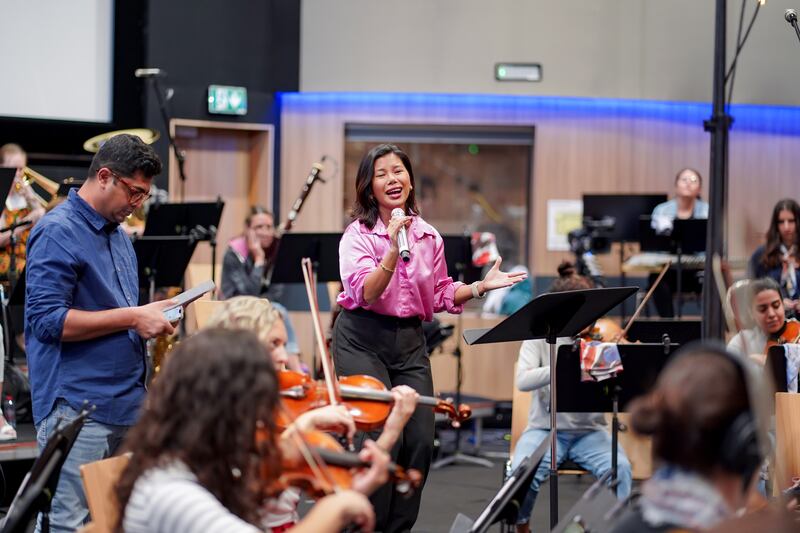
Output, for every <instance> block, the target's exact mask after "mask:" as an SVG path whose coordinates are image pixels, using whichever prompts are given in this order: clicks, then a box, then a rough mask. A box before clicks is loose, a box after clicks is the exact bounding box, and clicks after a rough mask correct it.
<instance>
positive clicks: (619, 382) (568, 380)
mask: <svg viewBox="0 0 800 533" xmlns="http://www.w3.org/2000/svg"><path fill="white" fill-rule="evenodd" d="M617 348H618V349H619V356H620V359H622V367H623V370H622V372H620V373H619V374H618V375H617V376H616V377H614V378H610V379H606V380H603V381H600V382H597V381H581V354H580V350H577V349H573V346H561V347H559V349H558V363H557V365H556V383H557V385H556V387H557V389H556V390H557V391H558V394H557V401H558V412H559V413H612V418H611V472H612V474H611V479H612V480H613V481H616V479H617V449H618V443H619V439H618V436H619V420H618V418H617V414H618V413H619V410H620V408H621V407H622V408H624V407H625V406H627V405H628V403H629V402H630V401H631V400H633V399H634V398H636V397H638V396H641V395H643V394H645V393H647V392H648V391H649V390H650V389H651V388H652V387H653V386H654V385H655V383H656V379H657V378H658V374H659V373H660V372H661V370H662V369H663V368H664V366H665V365H666V364H667V361H668V360H669V358H670V357H672V354H673V353H674V352H675V350H676V349H677V348H678V345H677V344H670V343H669V342H668V341H667V342H666V343H663V344H619V345H617ZM620 406H621V407H620Z"/></svg>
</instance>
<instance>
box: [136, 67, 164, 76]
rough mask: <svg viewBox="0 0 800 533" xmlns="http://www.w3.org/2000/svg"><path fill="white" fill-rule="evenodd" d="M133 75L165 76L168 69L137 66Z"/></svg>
mask: <svg viewBox="0 0 800 533" xmlns="http://www.w3.org/2000/svg"><path fill="white" fill-rule="evenodd" d="M133 75H134V76H136V77H137V78H163V77H165V76H166V75H167V71H166V70H162V69H160V68H137V69H136V70H135V71H134V72H133Z"/></svg>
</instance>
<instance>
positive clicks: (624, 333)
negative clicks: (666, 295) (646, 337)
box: [617, 261, 672, 340]
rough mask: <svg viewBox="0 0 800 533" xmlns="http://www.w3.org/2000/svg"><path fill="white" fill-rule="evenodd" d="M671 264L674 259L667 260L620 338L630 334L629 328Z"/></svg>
mask: <svg viewBox="0 0 800 533" xmlns="http://www.w3.org/2000/svg"><path fill="white" fill-rule="evenodd" d="M671 266H672V261H667V263H666V264H665V265H664V266H663V267H662V268H661V272H659V274H658V277H657V278H656V281H655V282H654V283H653V285H652V286H651V287H650V289H649V290H648V291H647V294H645V296H644V298H642V302H641V303H640V304H639V307H637V308H636V311H634V312H633V315H632V316H631V317H630V318H629V319H628V323H627V324H625V327H624V328H623V329H622V331H621V332H620V334H619V339H624V338H625V335H627V334H628V330H629V329H631V325H632V324H633V321H634V320H636V319H637V318H639V315H640V314H641V313H642V309H644V306H645V305H647V302H648V300H650V297H651V296H652V295H653V293H654V292H655V290H656V287H658V284H659V283H661V280H662V279H664V275H665V274H666V273H667V270H669V267H671ZM619 339H617V340H619Z"/></svg>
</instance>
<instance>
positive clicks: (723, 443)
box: [611, 345, 762, 533]
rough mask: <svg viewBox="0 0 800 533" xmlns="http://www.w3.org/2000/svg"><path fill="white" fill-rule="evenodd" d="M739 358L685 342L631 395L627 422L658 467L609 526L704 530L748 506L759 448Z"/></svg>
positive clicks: (616, 532) (616, 530)
mask: <svg viewBox="0 0 800 533" xmlns="http://www.w3.org/2000/svg"><path fill="white" fill-rule="evenodd" d="M742 363H743V361H740V360H739V359H738V358H736V357H734V356H733V355H732V354H730V353H727V352H725V351H724V350H722V349H721V348H715V347H710V346H702V345H700V346H697V347H695V348H694V349H687V350H684V351H683V353H682V354H681V355H679V356H677V357H676V358H675V359H673V360H672V361H671V362H670V363H669V364H668V365H667V367H666V368H665V369H664V370H663V371H662V372H661V374H660V375H659V377H658V382H657V383H656V386H655V388H654V389H653V390H652V391H651V392H650V393H649V394H647V395H646V396H643V397H641V398H638V399H636V400H634V402H633V403H632V404H631V408H630V411H631V425H632V427H633V429H634V430H636V431H637V432H639V433H642V434H645V435H652V438H653V456H654V458H655V460H656V461H657V463H658V464H659V467H658V468H657V470H656V471H655V472H654V473H653V476H652V477H651V478H650V479H649V480H647V481H646V482H645V483H644V485H643V486H642V490H641V493H642V495H641V497H640V498H639V499H638V500H637V501H636V503H635V504H634V505H633V506H632V507H631V508H629V509H628V510H627V511H626V512H625V514H624V515H622V516H621V517H620V518H619V519H618V520H617V523H616V524H614V525H613V527H612V528H611V531H612V532H613V533H629V532H630V533H634V532H636V533H638V532H647V531H705V530H708V529H712V528H715V527H716V526H718V525H719V524H720V523H722V522H723V521H725V520H728V519H732V518H733V517H734V516H736V513H737V511H738V510H739V509H741V508H743V507H744V506H745V503H746V502H747V500H748V496H749V493H750V490H749V489H750V488H751V487H752V483H753V480H754V478H755V475H756V473H757V471H758V467H759V465H760V464H761V461H762V456H761V454H760V451H759V447H758V437H757V433H756V430H755V427H756V424H755V422H754V414H753V413H752V412H751V406H750V400H749V399H748V392H747V389H748V383H747V379H748V378H747V377H746V376H745V373H744V369H743V368H742ZM722 530H723V531H744V529H742V530H738V529H722Z"/></svg>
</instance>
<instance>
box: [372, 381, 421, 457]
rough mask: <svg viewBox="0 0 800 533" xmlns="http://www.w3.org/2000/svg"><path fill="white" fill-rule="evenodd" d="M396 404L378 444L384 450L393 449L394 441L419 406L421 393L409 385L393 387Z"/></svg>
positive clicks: (387, 419)
mask: <svg viewBox="0 0 800 533" xmlns="http://www.w3.org/2000/svg"><path fill="white" fill-rule="evenodd" d="M392 396H394V405H393V406H392V410H391V412H390V413H389V416H388V417H387V418H386V423H385V424H384V425H383V431H382V432H381V436H380V437H378V440H377V442H376V444H377V445H378V446H380V447H381V448H383V449H384V450H391V449H392V447H393V446H394V443H395V442H397V439H398V438H399V437H400V435H401V434H402V433H403V428H404V427H405V425H406V422H408V419H409V418H411V415H413V414H414V411H415V410H416V408H417V400H418V399H419V394H417V391H415V390H414V389H412V388H411V387H409V386H408V385H398V386H397V387H394V388H393V389H392Z"/></svg>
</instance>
